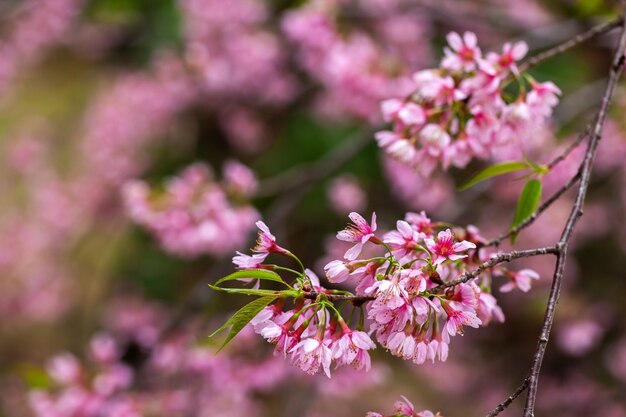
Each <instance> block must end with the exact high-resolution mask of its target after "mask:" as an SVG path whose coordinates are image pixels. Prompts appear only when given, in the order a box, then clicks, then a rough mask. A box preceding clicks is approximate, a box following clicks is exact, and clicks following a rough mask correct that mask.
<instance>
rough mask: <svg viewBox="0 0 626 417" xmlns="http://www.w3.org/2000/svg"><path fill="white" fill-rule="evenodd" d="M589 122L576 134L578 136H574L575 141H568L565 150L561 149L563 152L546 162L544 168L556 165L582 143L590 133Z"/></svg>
mask: <svg viewBox="0 0 626 417" xmlns="http://www.w3.org/2000/svg"><path fill="white" fill-rule="evenodd" d="M591 125H592V124H591V123H590V124H588V125H587V127H586V128H585V130H584V131H583V132H582V133H581V134H580V135H578V137H577V138H576V140H575V141H573V142H572V143H570V144H569V145H568V146H567V148H565V150H563V152H561V153H560V154H559V155H558V156H557V157H556V158H554V159H553V160H552V161H550V162H548V163H547V164H546V168H548V169H549V170H551V169H552V168H554V167H555V166H556V165H558V164H559V163H561V161H563V160H564V159H565V158H567V157H568V156H569V154H571V153H572V151H574V150H575V149H576V148H578V146H579V145H580V144H581V143H583V141H584V140H585V139H586V138H587V137H589V134H590V133H591Z"/></svg>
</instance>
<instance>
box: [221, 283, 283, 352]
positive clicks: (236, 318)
mask: <svg viewBox="0 0 626 417" xmlns="http://www.w3.org/2000/svg"><path fill="white" fill-rule="evenodd" d="M277 298H278V296H276V295H273V296H267V297H261V298H257V299H256V300H254V301H252V302H250V303H248V304H246V305H245V306H243V307H242V308H241V309H240V310H239V311H237V312H236V313H235V314H233V316H232V317H231V318H230V319H228V321H227V322H226V323H224V325H223V326H222V327H220V328H219V329H217V330H216V331H214V332H213V333H211V335H210V336H209V337H213V336H215V335H216V334H217V333H219V332H221V331H222V330H224V329H225V328H227V327H229V326H230V332H229V333H228V336H226V340H224V343H222V346H220V348H219V349H218V350H217V351H218V352H219V351H220V350H222V349H223V348H224V347H225V346H226V345H227V344H228V343H229V342H230V341H231V340H233V338H234V337H235V336H237V334H238V333H239V332H240V331H241V330H242V329H243V328H244V327H246V324H248V323H250V320H252V319H253V318H254V317H256V315H257V314H259V313H260V312H261V310H263V309H264V308H265V307H267V306H268V305H270V304H271V303H272V302H273V301H274V300H276V299H277Z"/></svg>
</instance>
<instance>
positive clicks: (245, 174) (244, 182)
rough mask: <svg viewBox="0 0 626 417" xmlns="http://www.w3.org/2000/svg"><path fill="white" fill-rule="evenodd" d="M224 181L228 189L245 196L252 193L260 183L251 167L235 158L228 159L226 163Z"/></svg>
mask: <svg viewBox="0 0 626 417" xmlns="http://www.w3.org/2000/svg"><path fill="white" fill-rule="evenodd" d="M224 182H225V186H226V188H227V189H230V190H232V191H235V192H237V193H240V194H242V195H245V196H249V195H252V194H253V193H254V192H255V191H256V188H257V185H258V182H257V179H256V176H255V175H254V173H253V172H252V171H251V170H250V168H248V167H247V166H245V165H243V164H241V163H240V162H237V161H233V160H230V161H226V164H225V165H224Z"/></svg>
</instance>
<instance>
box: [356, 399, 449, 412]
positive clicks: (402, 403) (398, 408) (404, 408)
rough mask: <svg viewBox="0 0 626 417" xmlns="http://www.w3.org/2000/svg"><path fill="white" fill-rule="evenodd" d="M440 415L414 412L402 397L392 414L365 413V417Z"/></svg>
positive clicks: (411, 405) (409, 403) (411, 406)
mask: <svg viewBox="0 0 626 417" xmlns="http://www.w3.org/2000/svg"><path fill="white" fill-rule="evenodd" d="M440 416H441V414H439V413H437V414H433V412H432V411H428V410H422V411H415V406H414V405H413V404H412V403H411V402H410V401H409V400H407V399H406V397H404V396H403V397H402V399H401V400H399V401H396V403H395V404H394V406H393V414H389V415H386V414H381V413H377V412H374V411H370V412H369V413H367V415H366V416H365V417H440Z"/></svg>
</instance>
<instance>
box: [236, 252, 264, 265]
mask: <svg viewBox="0 0 626 417" xmlns="http://www.w3.org/2000/svg"><path fill="white" fill-rule="evenodd" d="M266 257H267V255H265V254H263V253H255V254H253V255H252V256H250V255H246V254H245V253H241V252H239V251H237V255H236V256H233V263H234V264H235V265H236V266H237V268H239V269H257V268H262V267H263V261H265V258H266Z"/></svg>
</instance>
